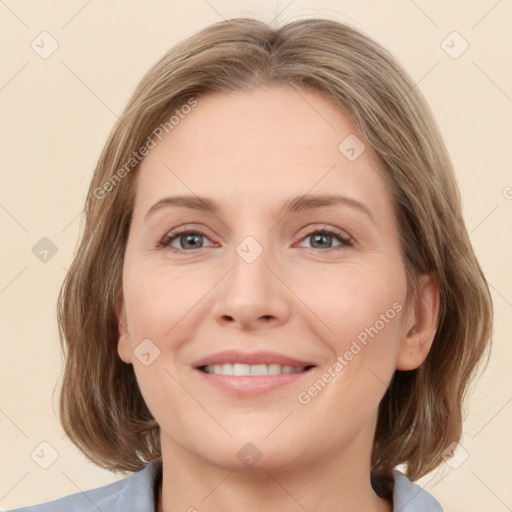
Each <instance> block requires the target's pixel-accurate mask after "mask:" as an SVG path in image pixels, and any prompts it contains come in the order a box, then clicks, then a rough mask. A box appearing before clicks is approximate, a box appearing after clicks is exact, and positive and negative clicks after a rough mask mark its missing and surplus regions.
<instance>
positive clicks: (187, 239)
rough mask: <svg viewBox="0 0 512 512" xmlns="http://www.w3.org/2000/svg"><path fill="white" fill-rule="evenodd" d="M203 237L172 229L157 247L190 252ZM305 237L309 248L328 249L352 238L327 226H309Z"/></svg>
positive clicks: (345, 242)
mask: <svg viewBox="0 0 512 512" xmlns="http://www.w3.org/2000/svg"><path fill="white" fill-rule="evenodd" d="M313 235H314V236H313ZM204 238H206V239H208V238H207V237H206V235H205V234H204V233H202V232H201V231H198V230H192V229H190V228H187V227H183V228H178V229H174V230H172V231H170V232H169V233H167V234H166V235H165V236H164V238H163V239H162V240H161V241H160V242H159V244H158V247H159V248H161V249H162V248H165V247H169V248H172V249H174V250H176V251H180V250H181V251H185V252H190V251H192V250H197V249H202V248H203V247H204V246H203V245H202V243H201V240H202V239H204ZM307 238H311V240H312V244H313V246H312V247H310V249H325V250H330V249H336V248H338V247H351V246H352V245H353V240H352V239H351V238H350V237H349V236H348V235H346V234H344V233H343V232H341V231H338V230H335V229H329V228H327V227H324V228H320V229H319V228H311V229H310V230H309V231H308V233H306V235H305V236H304V237H303V238H302V239H301V240H306V239H307ZM333 239H334V240H337V241H338V242H339V244H338V245H337V246H334V247H329V244H331V245H332V241H333ZM208 240H209V239H208ZM176 242H177V244H178V245H179V246H178V247H176V245H175V243H176ZM212 245H213V244H212ZM315 246H316V247H315ZM210 247H211V246H210Z"/></svg>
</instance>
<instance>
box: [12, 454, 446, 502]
mask: <svg viewBox="0 0 512 512" xmlns="http://www.w3.org/2000/svg"><path fill="white" fill-rule="evenodd" d="M161 474H162V459H161V458H158V459H154V460H153V461H151V462H150V463H149V464H147V465H146V466H145V467H144V469H142V470H141V471H138V472H137V473H134V474H132V475H130V476H128V477H126V478H124V479H122V480H119V481H117V482H113V483H111V484H108V485H104V486H103V487H97V488H96V489H91V490H90V491H83V492H79V493H75V494H71V495H70V496H65V497H63V498H59V499H57V500H53V501H48V502H46V503H41V504H39V505H32V506H29V507H23V508H17V509H14V510H11V512H156V502H155V493H156V487H157V483H158V479H159V478H160V476H161ZM393 474H394V477H395V486H394V489H393V512H443V509H442V508H441V505H440V504H439V502H438V501H437V500H436V499H435V498H434V497H433V496H432V495H431V494H429V493H428V492H427V491H425V490H424V489H423V488H422V487H420V486H419V485H416V484H414V483H412V482H411V481H410V480H409V479H408V478H407V477H406V476H405V475H404V474H402V473H400V472H399V471H393Z"/></svg>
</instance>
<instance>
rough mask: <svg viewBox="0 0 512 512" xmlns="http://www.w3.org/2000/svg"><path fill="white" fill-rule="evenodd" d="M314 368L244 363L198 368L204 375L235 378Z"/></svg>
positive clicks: (310, 366) (297, 371) (298, 371)
mask: <svg viewBox="0 0 512 512" xmlns="http://www.w3.org/2000/svg"><path fill="white" fill-rule="evenodd" d="M311 368H314V365H308V366H290V365H280V364H242V363H234V364H231V363H225V364H213V365H205V366H200V367H198V369H199V370H201V371H202V372H204V373H209V374H213V375H232V376H235V377H246V376H262V375H263V376H265V375H280V374H287V373H302V372H305V371H308V370H310V369H311Z"/></svg>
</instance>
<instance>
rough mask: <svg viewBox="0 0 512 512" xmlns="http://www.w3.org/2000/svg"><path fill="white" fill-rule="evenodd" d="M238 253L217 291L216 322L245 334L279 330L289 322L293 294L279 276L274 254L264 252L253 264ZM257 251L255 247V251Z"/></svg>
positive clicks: (242, 254)
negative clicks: (237, 328) (272, 329)
mask: <svg viewBox="0 0 512 512" xmlns="http://www.w3.org/2000/svg"><path fill="white" fill-rule="evenodd" d="M241 246H243V244H241ZM238 249H239V251H240V252H236V251H235V252H234V254H233V257H232V267H231V270H230V271H229V272H228V274H227V275H226V276H225V277H224V279H223V280H222V283H221V284H220V286H218V287H216V293H217V296H216V299H215V306H214V308H213V313H214V316H215V319H216V320H217V321H218V322H220V323H223V324H230V323H231V324H236V325H238V326H239V327H240V328H243V329H245V330H256V329H261V328H262V327H271V326H272V327H275V326H277V325H280V324H282V323H284V322H286V321H287V319H288V317H289V315H290V304H289V301H290V297H291V294H290V292H289V291H288V289H287V287H286V285H285V284H283V279H282V277H280V276H279V271H278V268H279V266H278V264H277V263H276V259H275V258H274V257H273V255H272V254H271V253H272V251H270V250H267V249H265V248H263V252H262V253H261V254H259V256H257V257H256V259H254V260H253V261H251V258H247V257H246V255H245V254H244V252H243V249H241V247H240V246H239V247H238ZM254 249H255V248H254V246H253V247H252V248H251V250H254Z"/></svg>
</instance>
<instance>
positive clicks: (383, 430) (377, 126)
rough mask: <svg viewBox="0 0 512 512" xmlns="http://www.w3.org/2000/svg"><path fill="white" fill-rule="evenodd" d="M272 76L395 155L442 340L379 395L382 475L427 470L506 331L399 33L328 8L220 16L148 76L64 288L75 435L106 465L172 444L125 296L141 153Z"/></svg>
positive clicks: (110, 148) (412, 262)
mask: <svg viewBox="0 0 512 512" xmlns="http://www.w3.org/2000/svg"><path fill="white" fill-rule="evenodd" d="M271 84H288V85H291V86H293V87H296V88H297V89H298V90H300V89H311V90H314V91H318V92H321V93H322V94H324V95H325V97H327V98H329V99H330V100H331V101H334V102H335V103H336V104H337V105H339V106H340V108H342V109H343V110H344V111H345V112H346V113H347V114H348V115H349V116H350V118H351V119H352V121H353V122H354V124H355V125H356V127H357V128H358V129H359V131H360V133H361V134H362V135H363V136H364V138H365V139H366V142H367V143H368V145H369V146H370V148H371V150H372V151H373V153H374V154H375V155H376V157H377V159H378V162H379V164H380V166H381V168H382V169H383V170H384V173H383V175H384V178H385V179H386V181H387V183H388V185H389V190H390V191H391V194H392V198H393V203H394V208H395V212H396V217H397V220H398V229H399V234H400V239H401V245H402V255H403V260H404V265H405V268H406V273H407V283H408V289H409V291H412V292H414V293H415V294H416V293H417V290H418V288H417V286H418V279H419V277H420V276H421V275H425V274H431V275H433V276H434V278H435V281H436V283H437V285H438V287H439V291H440V302H441V304H440V313H439V319H438V326H437V331H436V334H435V338H434V341H433V344H432V348H431V350H430V352H429V354H428V356H427V358H426V360H425V361H424V362H423V363H422V364H421V365H420V367H419V368H417V369H415V370H411V371H396V372H395V375H394V377H393V379H392V382H391V384H390V387H389V388H388V390H387V392H386V394H385V396H384V397H383V399H382V401H381V403H380V406H379V415H378V421H377V428H376V433H375V439H374V446H373V452H372V461H371V463H372V474H373V475H374V476H375V475H377V476H381V477H383V478H384V477H385V476H386V475H387V476H389V475H390V474H391V470H392V469H393V468H395V467H396V466H397V465H399V464H405V465H406V467H407V470H406V474H407V476H408V477H409V478H410V479H412V480H416V479H418V478H420V477H421V476H423V475H425V474H426V473H428V472H429V471H431V470H432V469H434V468H435V467H437V466H438V465H439V464H440V463H441V462H442V460H443V450H445V449H446V448H447V446H448V445H450V444H451V443H452V442H454V441H458V440H459V439H460V436H461V431H462V421H463V401H464V399H465V397H466V392H467V389H468V385H469V383H470V381H471V379H472V377H473V376H474V374H475V370H476V368H477V367H478V363H479V361H480V360H481V359H482V357H483V356H484V354H485V351H486V347H487V346H488V345H490V341H491V335H492V316H493V314H492V313H493V312H492V301H491V295H490V292H489V288H488V285H487V283H486V280H485V277H484V275H483V272H482V270H481V268H480V265H479V263H478V261H477V258H476V256H475V253H474V251H473V248H472V246H471V242H470V239H469V236H468V233H467V230H466V227H465V224H464V221H463V218H462V213H461V203H460V194H459V190H458V187H457V183H456V180H455V177H454V172H453V168H452V164H451V161H450V158H449V155H448V153H447V150H446V148H445V145H444V143H443V141H442V139H441V135H440V133H439V129H438V128H437V125H436V123H435V121H434V119H433V116H432V114H431V112H430V109H429V107H428V105H427V103H426V101H425V99H424V98H423V96H422V95H421V93H420V92H419V90H418V88H417V87H416V84H415V83H414V82H413V81H412V80H411V78H410V77H409V76H408V75H407V73H406V72H405V71H404V70H403V69H402V68H401V66H400V65H399V64H398V63H397V62H396V61H395V60H394V58H393V57H392V56H391V55H390V54H389V53H388V52H387V51H386V50H385V49H384V48H382V47H381V46H380V45H378V44H377V43H375V42H374V41H372V40H371V39H370V38H368V37H367V36H365V35H364V34H362V33H361V32H359V31H358V30H356V29H354V28H352V27H350V26H347V25H345V24H342V23H339V22H335V21H331V20H326V19H304V20H299V21H295V22H290V23H288V24H286V25H283V26H281V27H278V28H271V27H270V26H268V25H267V24H265V23H263V22H261V21H257V20H253V19H231V20H228V21H225V22H221V23H217V24H214V25H212V26H209V27H207V28H205V29H203V30H201V31H200V32H199V33H197V34H195V35H193V36H192V37H189V38H188V39H186V40H184V41H182V42H180V43H179V44H177V45H176V46H174V47H173V48H172V49H171V50H170V51H169V52H168V53H166V54H165V55H164V57H163V58H162V59H160V60H159V61H158V62H157V63H156V64H155V65H154V66H153V67H152V68H151V69H150V70H149V72H148V73H147V74H146V75H145V76H144V78H143V79H142V81H141V82H140V84H139V85H138V87H137V88H136V90H135V92H134V94H133V95H132V97H131V99H130V100H129V102H128V105H127V106H126V108H125V110H124V112H123V114H122V115H121V117H120V119H119V121H118V122H117V123H116V125H115V126H114V128H113V129H112V131H111V133H110V135H109V137H108V140H107V142H106V145H105V147H104V149H103V151H102V153H101V156H100V158H99V161H98V164H97V167H96V169H95V172H94V176H93V178H92V182H91V184H90V188H89V192H88V196H87V200H86V206H85V227H84V232H83V235H82V238H81V241H80V244H79V247H78V251H77V253H76V256H75V259H74V261H73V263H72V265H71V268H70V270H69V272H68V274H67V276H66V279H65V282H64V284H63V287H62V290H61V294H60V297H59V304H58V312H59V326H60V335H61V342H62V346H63V350H64V353H65V356H66V357H65V361H66V362H65V371H64V377H63V383H62V390H61V398H60V417H61V418H60V419H61V422H62V424H63V427H64V430H65V432H66V433H67V434H68V436H69V438H70V439H71V441H72V442H73V443H74V444H75V445H76V446H77V447H78V448H79V449H80V450H81V451H82V452H83V453H84V454H85V455H86V456H87V457H88V458H89V459H90V460H91V461H92V462H94V463H95V464H97V465H99V466H101V467H103V468H106V469H109V470H112V471H122V472H131V471H138V470H139V469H141V468H142V467H143V465H144V464H146V463H147V462H149V461H150V460H152V459H154V458H156V457H159V456H161V453H160V429H159V426H158V424H157V423H156V421H155V419H154V418H153V416H152V415H151V413H150V411H149V410H148V408H147V406H146V404H145V402H144V399H143V397H142V395H141V393H140V391H139V387H138V385H137V380H136V377H135V373H134V370H133V366H132V365H127V364H125V363H124V362H122V361H121V359H120V358H119V356H118V354H117V341H118V318H117V316H116V305H117V301H118V299H119V297H120V292H121V277H122V267H123V258H124V251H125V247H126V243H127V237H128V232H129V227H130V222H131V215H132V210H133V203H134V195H135V176H136V174H137V172H136V171H137V165H136V164H137V162H135V161H131V160H130V159H131V158H133V155H134V154H139V153H138V152H139V150H140V148H142V147H143V146H144V145H147V144H148V141H149V140H153V139H154V138H155V133H158V132H155V130H156V129H157V128H158V127H159V126H161V125H162V123H166V121H167V120H168V119H169V118H170V117H171V116H172V115H173V113H175V112H176V110H177V109H178V110H179V109H180V108H182V106H183V105H186V104H187V102H190V100H191V99H194V100H195V101H198V102H199V103H200V97H201V96H202V95H204V94H207V93H208V92H213V91H216V92H231V91H240V90H247V91H248V90H251V89H254V88H256V87H259V86H266V85H271ZM340 142H341V141H340ZM127 162H132V163H131V164H130V165H131V166H132V167H133V168H132V167H126V163H127ZM122 169H124V171H122Z"/></svg>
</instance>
